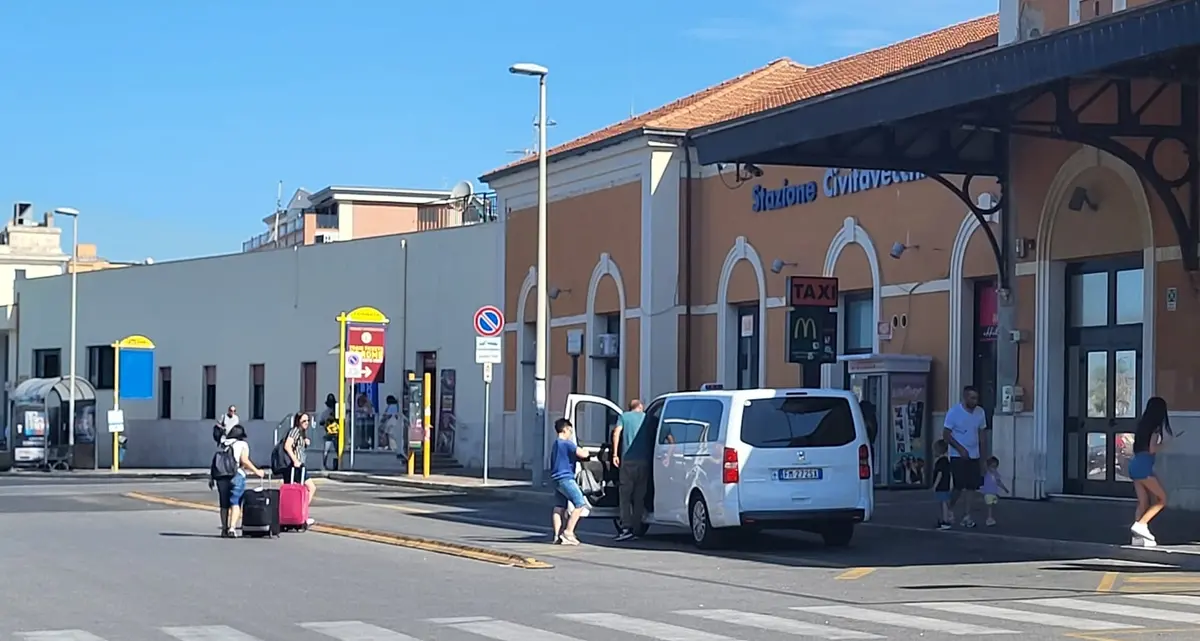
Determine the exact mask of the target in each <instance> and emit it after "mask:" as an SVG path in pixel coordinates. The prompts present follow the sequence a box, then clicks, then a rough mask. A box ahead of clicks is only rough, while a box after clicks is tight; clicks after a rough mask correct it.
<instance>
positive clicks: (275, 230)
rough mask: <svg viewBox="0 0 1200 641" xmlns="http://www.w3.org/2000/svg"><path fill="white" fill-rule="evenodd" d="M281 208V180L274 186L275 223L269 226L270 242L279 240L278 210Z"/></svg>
mask: <svg viewBox="0 0 1200 641" xmlns="http://www.w3.org/2000/svg"><path fill="white" fill-rule="evenodd" d="M282 209H283V181H282V180H281V181H279V184H278V185H276V187H275V224H274V225H272V227H271V242H276V243H277V242H279V212H280V210H282Z"/></svg>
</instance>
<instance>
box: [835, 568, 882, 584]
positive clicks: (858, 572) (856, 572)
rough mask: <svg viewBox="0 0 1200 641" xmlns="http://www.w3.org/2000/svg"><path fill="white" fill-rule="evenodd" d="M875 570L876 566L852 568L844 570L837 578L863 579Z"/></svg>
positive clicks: (848, 579) (839, 579)
mask: <svg viewBox="0 0 1200 641" xmlns="http://www.w3.org/2000/svg"><path fill="white" fill-rule="evenodd" d="M874 571H875V568H850V569H849V570H846V571H845V572H842V573H841V574H839V575H837V580H838V581H854V580H856V579H861V578H863V577H864V576H867V575H868V574H871V573H872V572H874Z"/></svg>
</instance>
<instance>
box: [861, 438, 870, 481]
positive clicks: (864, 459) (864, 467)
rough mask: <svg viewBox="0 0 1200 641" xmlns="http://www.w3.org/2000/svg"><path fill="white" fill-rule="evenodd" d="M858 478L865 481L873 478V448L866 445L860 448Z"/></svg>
mask: <svg viewBox="0 0 1200 641" xmlns="http://www.w3.org/2000/svg"><path fill="white" fill-rule="evenodd" d="M858 478H859V479H861V480H864V481H865V480H867V479H869V478H871V448H869V447H867V446H866V445H859V446H858Z"/></svg>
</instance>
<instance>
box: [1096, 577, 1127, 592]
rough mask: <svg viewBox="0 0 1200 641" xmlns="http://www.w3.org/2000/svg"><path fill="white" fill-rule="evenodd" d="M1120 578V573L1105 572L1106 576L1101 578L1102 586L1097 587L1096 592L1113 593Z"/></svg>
mask: <svg viewBox="0 0 1200 641" xmlns="http://www.w3.org/2000/svg"><path fill="white" fill-rule="evenodd" d="M1120 576H1121V573H1120V572H1105V573H1104V576H1102V577H1100V585H1097V586H1096V591H1097V592H1112V589H1113V585H1114V584H1116V582H1117V578H1118V577H1120Z"/></svg>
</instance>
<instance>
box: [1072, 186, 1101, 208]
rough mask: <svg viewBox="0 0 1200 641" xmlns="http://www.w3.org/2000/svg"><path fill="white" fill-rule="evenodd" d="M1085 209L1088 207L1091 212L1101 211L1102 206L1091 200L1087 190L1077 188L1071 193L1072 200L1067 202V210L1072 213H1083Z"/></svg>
mask: <svg viewBox="0 0 1200 641" xmlns="http://www.w3.org/2000/svg"><path fill="white" fill-rule="evenodd" d="M1084 207H1087V208H1088V210H1090V211H1096V210H1097V209H1100V205H1099V204H1097V203H1096V202H1094V201H1093V200H1092V199H1091V196H1090V195H1089V194H1088V190H1087V189H1085V188H1083V187H1076V188H1075V190H1074V191H1072V192H1071V199H1070V200H1068V201H1067V209H1070V210H1071V211H1083V208H1084Z"/></svg>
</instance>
